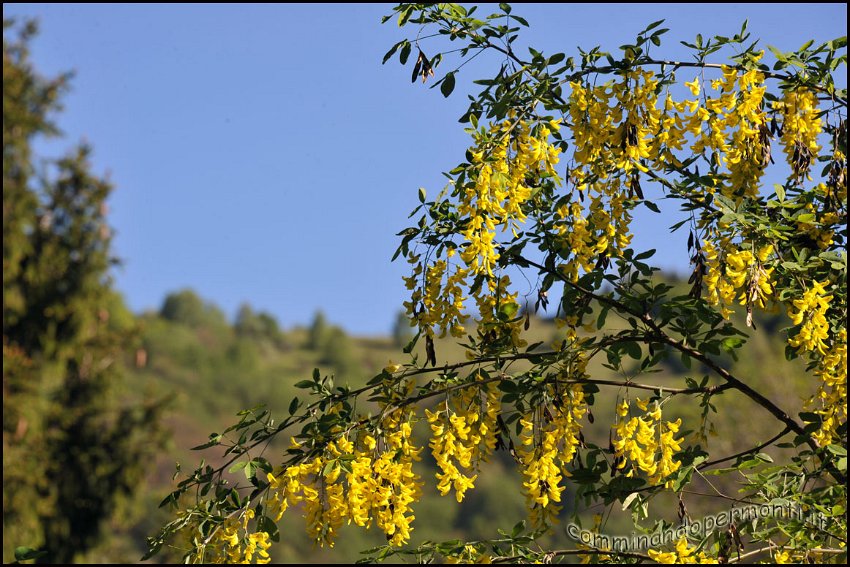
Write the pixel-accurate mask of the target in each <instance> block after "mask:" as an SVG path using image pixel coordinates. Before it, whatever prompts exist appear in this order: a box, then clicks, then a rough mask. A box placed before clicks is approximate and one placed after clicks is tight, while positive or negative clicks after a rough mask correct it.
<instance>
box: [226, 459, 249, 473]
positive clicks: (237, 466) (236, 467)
mask: <svg viewBox="0 0 850 567" xmlns="http://www.w3.org/2000/svg"><path fill="white" fill-rule="evenodd" d="M247 466H248V463H247V462H245V461H240V462H238V463H236V464H235V465H233V466H232V467H230V468H229V469H228V470H227V472H229V473H235V472H238V471H241V470H242V469H244V468H245V467H247Z"/></svg>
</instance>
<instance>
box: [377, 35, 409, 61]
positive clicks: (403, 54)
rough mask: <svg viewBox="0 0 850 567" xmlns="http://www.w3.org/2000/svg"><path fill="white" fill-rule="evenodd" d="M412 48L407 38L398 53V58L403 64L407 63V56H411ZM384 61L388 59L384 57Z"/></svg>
mask: <svg viewBox="0 0 850 567" xmlns="http://www.w3.org/2000/svg"><path fill="white" fill-rule="evenodd" d="M410 49H411V47H410V42H409V41H407V40H405V41H404V45H403V46H402V48H401V51H400V52H399V54H398V60H399V61H400V62H401V64H402V65H404V64H405V63H407V58H408V57H410ZM384 61H386V59H384Z"/></svg>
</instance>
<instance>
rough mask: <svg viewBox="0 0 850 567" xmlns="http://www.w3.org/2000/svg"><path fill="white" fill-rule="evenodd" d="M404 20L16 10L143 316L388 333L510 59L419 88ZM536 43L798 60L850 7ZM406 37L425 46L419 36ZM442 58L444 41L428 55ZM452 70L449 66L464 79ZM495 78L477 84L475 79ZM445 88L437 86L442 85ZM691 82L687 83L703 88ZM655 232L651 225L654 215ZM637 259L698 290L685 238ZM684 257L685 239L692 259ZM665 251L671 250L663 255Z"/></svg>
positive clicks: (128, 9)
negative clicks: (247, 319)
mask: <svg viewBox="0 0 850 567" xmlns="http://www.w3.org/2000/svg"><path fill="white" fill-rule="evenodd" d="M390 11H391V6H390V5H380V4H362V5H357V4H346V5H250V4H239V5H221V4H215V5H175V4H169V5H73V4H58V5H43V4H4V6H3V12H4V17H10V16H12V17H36V18H38V20H39V21H40V26H41V33H40V35H39V36H38V37H37V38H36V40H35V42H34V44H33V46H32V47H33V59H34V62H35V65H36V67H37V69H38V70H39V71H40V72H41V73H42V74H44V75H47V76H52V75H55V74H57V73H59V72H62V71H67V70H71V69H73V70H75V71H76V76H75V78H74V80H73V82H72V92H71V93H70V94H69V95H68V96H67V97H66V99H65V107H66V110H65V112H63V113H62V115H61V116H60V118H59V121H58V122H59V125H60V127H61V128H62V129H63V131H64V132H65V135H66V138H65V139H64V140H63V141H61V142H60V143H58V144H57V143H51V144H42V145H40V146H39V147H40V148H41V150H42V151H43V152H45V153H47V154H51V152H52V153H53V154H54V155H55V153H56V152H58V151H60V150H61V149H66V148H68V147H70V145H71V143H73V142H76V141H79V140H81V139H85V140H87V141H88V142H90V143H91V144H92V146H93V147H94V158H93V162H94V166H95V171H97V172H99V173H104V172H109V175H110V177H111V179H112V181H113V182H114V183H115V185H116V190H115V192H114V194H113V196H112V197H111V201H110V208H111V213H110V223H111V225H112V226H113V227H114V228H115V230H116V237H115V240H114V244H115V250H116V253H117V255H118V256H119V257H120V258H121V259H122V260H123V266H122V267H120V268H118V269H117V270H116V272H115V279H116V283H117V287H118V289H120V290H121V291H122V292H123V293H124V295H125V297H126V298H127V301H128V303H129V305H130V306H131V308H133V309H134V310H135V311H141V310H144V309H148V308H158V307H159V306H160V304H161V302H162V299H163V297H164V296H165V294H166V293H168V292H170V291H175V290H178V289H181V288H184V287H191V288H194V289H195V290H196V291H197V292H198V293H199V294H201V295H202V296H203V297H204V298H206V299H208V300H211V301H213V302H215V303H216V304H218V305H219V306H220V307H222V308H223V309H224V310H225V311H226V312H227V314H228V315H230V316H232V315H233V314H234V313H235V311H236V309H237V307H238V306H239V304H240V303H242V302H244V301H248V302H250V303H251V305H252V306H254V307H255V308H258V309H264V310H268V311H269V312H271V313H272V314H274V315H275V316H277V317H278V319H279V320H280V322H281V323H282V325H283V326H284V327H291V326H293V325H296V324H306V323H307V322H309V320H310V319H311V317H312V315H313V313H314V312H315V311H316V310H317V309H322V310H324V311H325V313H326V314H327V315H328V317H329V319H330V320H331V321H333V322H335V323H337V324H341V325H343V326H344V327H345V328H346V329H348V330H349V331H351V332H356V333H368V334H379V333H386V332H388V331H389V329H390V327H391V324H392V321H393V319H394V316H395V313H396V311H398V310H399V309H400V308H401V303H402V301H404V300H405V299H406V290H405V289H404V285H403V283H402V281H401V276H402V275H404V274H405V273H406V268H407V265H406V263H404V262H402V261H400V260H397V261H396V262H395V263H392V264H391V263H390V261H389V260H390V257H391V256H392V254H393V252H394V250H395V248H396V246H397V244H398V240H397V237H395V233H397V232H398V231H399V230H401V229H402V228H404V227H405V226H407V224H406V222H407V214H408V213H409V211H410V210H411V209H412V208H413V207H414V206H415V205H416V204H417V197H416V195H417V188H418V187H420V186H422V187H425V188H426V189H427V190H428V193H429V195H435V194H436V193H437V192H438V191H439V190H440V189H441V188H442V186H443V184H444V182H445V178H444V177H442V175H441V172H442V171H447V170H449V169H451V168H452V167H454V165H456V164H457V163H458V162H459V161H461V160H463V155H464V150H465V149H466V147H467V145H468V139H467V137H466V135H465V134H464V133H463V131H462V128H461V127H460V125H459V124H458V123H457V118H458V117H459V116H460V115H461V114H462V113H463V112H464V110H465V106H466V105H465V102H464V101H465V100H466V97H465V96H464V94H465V92H472V91H471V87H472V86H473V85H471V84H470V82H469V81H471V80H472V79H475V78H480V76H483V75H484V74H487V75H488V76H489V74H492V69H491V67H492V66H493V65H498V64H499V61H497V60H492V59H491V60H489V61H487V60H484V58H479V60H478V61H476V62H475V65H469V66H467V67H465V68H464V73H465V74H463V75H461V76H460V77H459V78H458V87H457V89H456V90H455V93H454V94H453V95H452V96H451V97H450V98H449V99H444V98H443V97H442V95H441V94H440V93H439V92H438V91H436V90H430V89H428V88H426V87H423V86H422V85H421V83H416V84H411V82H410V67H409V66H408V67H407V68H402V67H401V66H399V65H398V63H397V60H394V61H393V62H392V63H388V64H387V65H385V66H382V65H381V59H382V57H383V55H384V53H385V52H386V51H387V49H388V48H389V47H390V46H391V45H392V44H394V43H395V42H396V41H398V40H399V39H401V37H402V35H403V34H402V31H401V30H399V29H398V28H397V27H396V26H395V24H394V23H393V22H388V23H387V24H384V25H381V24H380V18H381V16H383V15H385V14H388V13H390ZM514 11H515V13H516V14H519V15H522V16H524V17H526V19H528V21H529V23H530V24H531V29H530V30H529V31H527V32H525V38H526V39H525V40H524V41H523V44H524V45H532V46H534V47H535V48H536V49H538V50H543V51H544V52H547V53H552V52H555V51H564V52H566V53H567V54H568V55H577V54H578V51H577V49H576V47H577V46H582V47H583V48H589V47H592V46H594V45H601V46H602V47H603V49H607V50H610V51H612V52H614V51H616V48H617V46H618V45H620V44H623V43H627V42H630V41H631V40H633V38H634V36H635V35H636V34H637V32H639V31H640V30H642V29H643V28H644V27H645V26H646V25H647V24H648V23H650V22H652V21H655V20H659V19H662V18H666V19H667V21H666V23H665V27H669V28H671V31H670V32H669V33H668V34H667V35H666V36H665V38H666V39H665V41H664V44H663V46H662V49H661V50H659V51H658V53H664V55H665V57H666V56H669V57H677V56H681V55H682V51H681V49H680V47H681V46H679V45H678V42H679V40H686V41H693V38H694V37H695V36H696V34H697V33H701V34H703V36H705V37H708V36H711V35H715V34H719V35H726V36H731V35H733V34H735V33H737V31H739V30H740V27H741V23H742V22H743V20H744V19H749V29H750V30H751V32H752V34H753V38H754V39H755V38H761V39H762V41H763V43H764V44H772V45H776V46H778V47H780V48H781V49H783V50H785V51H790V50H792V49H796V48H797V47H799V46H800V45H802V44H803V43H804V42H805V41H807V40H808V39H815V40H816V41H826V40H829V39H834V38H836V37H838V36H842V35H846V33H847V6H846V4H843V3H842V4H805V5H804V4H703V5H700V4H680V5H676V4H672V5H670V4H665V5H662V4H628V5H626V4H607V5H606V4H594V5H578V4H574V5H564V4H562V5H539V4H537V5H535V4H529V5H519V4H518V5H515V6H514ZM405 33H415V31H412V30H407V31H406V32H405ZM426 45H427V44H426ZM446 68H449V67H448V66H446ZM476 73H477V74H476ZM438 76H439V70H438ZM690 78H691V77H688V80H689V79H690ZM650 215H651V214H650ZM638 221H639V223H638V225H636V228H635V230H636V232H637V236H638V245H644V246H645V247H647V248H649V247H657V248H659V263H660V264H661V265H662V266H663V267H665V268H668V269H671V270H675V271H678V272H679V273H685V272H686V271H687V270H688V259H687V256H686V254H685V244H684V238H686V236H684V237H679V235H678V233H677V234H676V236H675V237H674V238H673V239H671V238H670V236H669V233H668V232H667V230H666V228H667V226H669V224H672V222H664V223H659V222H658V220H657V217H654V218H651V217H649V216H647V215H645V214H641V216H640V218H639V219H638ZM679 240H682V242H679ZM665 248H666V250H665Z"/></svg>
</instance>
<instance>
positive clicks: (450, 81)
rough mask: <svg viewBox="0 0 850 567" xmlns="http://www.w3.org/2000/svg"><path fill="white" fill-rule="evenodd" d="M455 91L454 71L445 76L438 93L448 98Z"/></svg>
mask: <svg viewBox="0 0 850 567" xmlns="http://www.w3.org/2000/svg"><path fill="white" fill-rule="evenodd" d="M453 90H455V74H454V71H452V72H451V73H449V74H447V75H446V77H445V78H444V79H443V82H442V83H441V84H440V92H441V93H443V96H444V97H448V96H449V95H450V94H452V91H453Z"/></svg>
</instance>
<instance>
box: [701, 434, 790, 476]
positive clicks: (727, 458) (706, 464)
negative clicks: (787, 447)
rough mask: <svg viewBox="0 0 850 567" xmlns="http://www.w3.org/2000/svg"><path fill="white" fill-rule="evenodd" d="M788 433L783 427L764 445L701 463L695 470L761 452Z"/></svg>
mask: <svg viewBox="0 0 850 567" xmlns="http://www.w3.org/2000/svg"><path fill="white" fill-rule="evenodd" d="M790 431H791V428H790V427H788V426H785V429H783V430H782V431H780V432H779V433H777V434H776V435H774V436H773V437H771V438H770V439H768V440H767V441H765V442H764V443H760V444H759V445H756V446H755V447H753V448H751V449H747V450H746V451H741V452H740V453H735V454H734V455H729V456H728V457H723V458H722V459H715V460H713V461H706V462H704V463H701V464H700V465H699V466H698V467H697V469H699V470H703V469H706V468H708V467H711V466H714V465H719V464H720V463H725V462H726V461H731V460H733V459H737V458H738V457H743V456H745V455H751V454H753V453H757V452H758V451H761V450H762V449H764V448H765V447H769V446H770V445H772V444H773V443H774V442H776V441H778V440H779V439H781V438H782V437H783V436H784V435H786V434H787V433H789V432H790Z"/></svg>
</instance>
